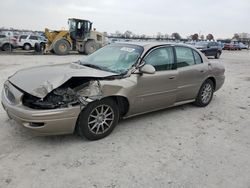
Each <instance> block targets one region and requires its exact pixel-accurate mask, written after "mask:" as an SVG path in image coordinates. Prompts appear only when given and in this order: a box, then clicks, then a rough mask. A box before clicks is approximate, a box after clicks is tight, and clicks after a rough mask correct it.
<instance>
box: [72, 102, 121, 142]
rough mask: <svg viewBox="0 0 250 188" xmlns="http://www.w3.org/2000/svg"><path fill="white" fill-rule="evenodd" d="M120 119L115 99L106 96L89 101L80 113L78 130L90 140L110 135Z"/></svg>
mask: <svg viewBox="0 0 250 188" xmlns="http://www.w3.org/2000/svg"><path fill="white" fill-rule="evenodd" d="M118 120H119V108H118V106H117V104H116V103H115V101H114V100H112V99H109V98H106V99H102V100H98V101H94V102H92V103H89V104H88V105H87V106H86V107H85V108H84V109H83V111H82V112H81V113H80V115H79V117H78V121H77V127H76V132H77V133H78V134H79V135H80V136H82V137H85V138H87V139H88V140H98V139H101V138H104V137H106V136H108V135H109V134H110V133H111V132H112V131H113V129H114V128H115V126H116V125H117V123H118Z"/></svg>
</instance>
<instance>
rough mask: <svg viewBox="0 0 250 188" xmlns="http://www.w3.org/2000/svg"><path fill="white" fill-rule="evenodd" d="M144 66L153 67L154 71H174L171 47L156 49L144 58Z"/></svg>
mask: <svg viewBox="0 0 250 188" xmlns="http://www.w3.org/2000/svg"><path fill="white" fill-rule="evenodd" d="M145 62H146V64H150V65H153V66H154V67H155V70H156V71H163V70H172V69H174V53H173V48H172V47H163V48H158V49H155V50H153V51H152V52H150V53H149V54H148V55H147V56H146V58H145Z"/></svg>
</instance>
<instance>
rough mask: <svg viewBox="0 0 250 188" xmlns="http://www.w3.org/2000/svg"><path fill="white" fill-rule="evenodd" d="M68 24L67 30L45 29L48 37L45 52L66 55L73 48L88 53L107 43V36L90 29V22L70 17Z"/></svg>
mask: <svg viewBox="0 0 250 188" xmlns="http://www.w3.org/2000/svg"><path fill="white" fill-rule="evenodd" d="M68 24H69V31H68V30H61V31H50V30H49V29H47V28H46V29H45V36H46V37H47V39H48V42H47V45H46V48H45V53H46V52H52V53H55V54H58V55H66V54H69V52H70V51H71V50H73V51H78V52H79V53H84V54H87V55H88V54H91V53H93V52H94V51H96V50H97V49H99V48H101V47H103V46H104V45H106V44H107V38H106V37H105V36H104V35H103V34H102V33H100V32H97V31H95V29H94V30H92V22H90V21H88V20H81V19H75V18H70V19H69V20H68Z"/></svg>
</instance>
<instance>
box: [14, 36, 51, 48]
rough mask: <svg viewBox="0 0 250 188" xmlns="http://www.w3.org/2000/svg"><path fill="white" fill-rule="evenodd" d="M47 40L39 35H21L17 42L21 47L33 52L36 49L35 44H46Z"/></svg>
mask: <svg viewBox="0 0 250 188" xmlns="http://www.w3.org/2000/svg"><path fill="white" fill-rule="evenodd" d="M46 42H47V39H45V38H44V37H41V36H38V35H20V36H19V38H18V41H17V44H18V46H19V47H22V48H23V49H24V50H31V49H33V48H34V47H35V44H36V43H38V44H40V45H43V44H46Z"/></svg>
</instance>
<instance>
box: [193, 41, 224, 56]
mask: <svg viewBox="0 0 250 188" xmlns="http://www.w3.org/2000/svg"><path fill="white" fill-rule="evenodd" d="M195 47H196V48H197V49H199V50H200V51H201V52H202V53H204V54H205V55H206V56H213V57H215V58H216V59H219V58H220V55H221V54H222V47H221V44H219V43H218V42H202V41H201V42H197V43H195Z"/></svg>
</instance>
